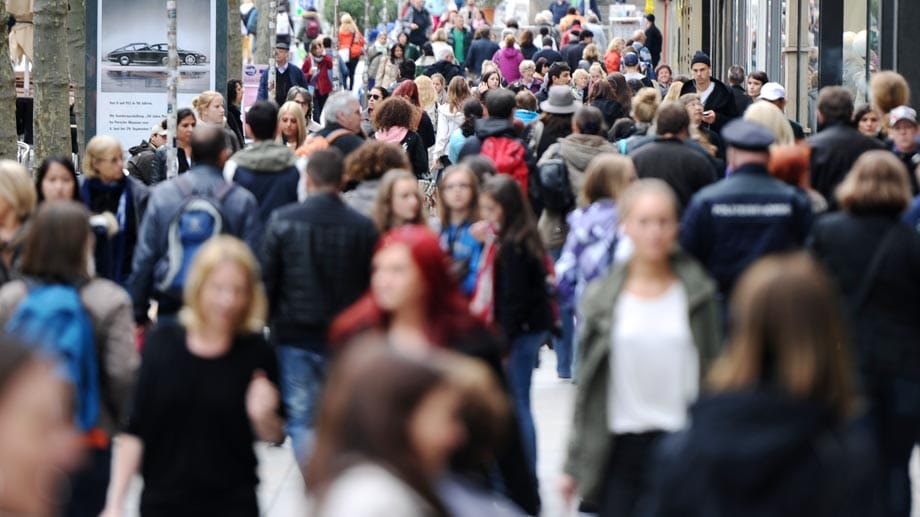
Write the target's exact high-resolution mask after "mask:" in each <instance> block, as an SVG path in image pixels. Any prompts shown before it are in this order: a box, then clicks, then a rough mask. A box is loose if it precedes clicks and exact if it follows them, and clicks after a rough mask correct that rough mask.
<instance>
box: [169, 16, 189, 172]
mask: <svg viewBox="0 0 920 517" xmlns="http://www.w3.org/2000/svg"><path fill="white" fill-rule="evenodd" d="M166 17H167V26H166V44H167V45H168V46H169V64H168V65H167V70H166V139H167V141H168V142H169V148H168V149H167V150H166V178H167V179H172V178H175V177H176V176H177V175H178V174H179V162H178V157H177V151H176V145H177V142H176V84H177V83H178V81H179V52H178V51H177V50H176V49H177V44H176V0H167V2H166ZM186 158H187V157H186Z"/></svg>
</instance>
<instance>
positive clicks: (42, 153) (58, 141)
mask: <svg viewBox="0 0 920 517" xmlns="http://www.w3.org/2000/svg"><path fill="white" fill-rule="evenodd" d="M67 2H68V0H35V11H34V12H35V17H34V19H33V22H34V23H35V38H34V47H35V64H34V69H33V70H34V74H35V112H34V119H35V160H36V162H41V161H42V160H44V159H45V158H48V157H51V156H70V154H71V153H70V150H71V148H70V99H69V92H68V89H69V88H68V86H69V84H68V73H67V70H68V67H67V63H66V61H65V60H66V59H67V56H66V54H65V53H63V52H61V42H62V41H67V31H66V29H65V28H64V19H65V18H66V17H67Z"/></svg>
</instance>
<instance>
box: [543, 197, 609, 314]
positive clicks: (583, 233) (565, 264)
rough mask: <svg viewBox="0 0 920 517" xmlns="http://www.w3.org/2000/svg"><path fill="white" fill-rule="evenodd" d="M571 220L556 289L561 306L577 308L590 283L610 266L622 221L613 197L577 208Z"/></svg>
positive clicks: (558, 264) (560, 260) (558, 262)
mask: <svg viewBox="0 0 920 517" xmlns="http://www.w3.org/2000/svg"><path fill="white" fill-rule="evenodd" d="M567 221H568V223H569V234H568V237H566V240H565V245H564V246H563V247H562V254H561V255H560V256H559V260H558V261H557V262H556V288H557V290H558V295H559V305H560V306H562V307H575V306H576V305H577V304H578V302H579V301H580V298H581V294H582V293H583V292H584V290H585V287H586V286H587V285H588V283H589V282H591V281H592V280H594V279H596V278H599V277H601V276H603V275H604V274H606V273H607V270H608V269H609V268H610V264H611V262H612V258H613V253H614V252H615V250H616V244H617V242H616V241H617V238H616V235H617V233H616V232H617V226H618V224H619V221H618V220H617V209H616V206H615V205H614V203H613V201H612V200H610V199H602V200H600V201H597V202H595V203H592V204H590V205H588V206H586V207H584V208H578V209H576V210H573V211H572V212H571V213H570V214H569V216H568V218H567Z"/></svg>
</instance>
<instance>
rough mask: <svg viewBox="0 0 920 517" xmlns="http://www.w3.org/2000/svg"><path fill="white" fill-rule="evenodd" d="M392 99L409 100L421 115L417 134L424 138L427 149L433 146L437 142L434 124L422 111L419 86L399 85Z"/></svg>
mask: <svg viewBox="0 0 920 517" xmlns="http://www.w3.org/2000/svg"><path fill="white" fill-rule="evenodd" d="M391 97H404V98H406V99H408V100H409V103H410V104H412V105H413V106H415V109H417V110H418V111H419V112H420V113H421V119H420V120H419V123H418V129H417V130H416V132H417V133H418V136H420V137H422V142H424V143H425V147H426V148H428V147H431V146H433V145H434V142H435V133H434V124H433V123H432V122H431V117H429V116H428V113H426V112H425V110H424V109H422V103H421V101H419V97H418V86H416V84H415V82H413V81H403V82H401V83H399V86H397V87H396V89H395V90H393V95H392V96H391Z"/></svg>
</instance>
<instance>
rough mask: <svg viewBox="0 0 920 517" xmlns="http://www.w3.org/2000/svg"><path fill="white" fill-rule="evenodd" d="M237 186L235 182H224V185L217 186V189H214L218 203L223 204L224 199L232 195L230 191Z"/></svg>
mask: <svg viewBox="0 0 920 517" xmlns="http://www.w3.org/2000/svg"><path fill="white" fill-rule="evenodd" d="M235 186H236V184H235V183H224V184H223V185H221V186H219V187H217V189H216V190H215V191H214V198H215V199H217V202H218V203H221V204H223V202H224V199H226V198H227V196H229V195H230V192H232V191H233V187H235Z"/></svg>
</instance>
